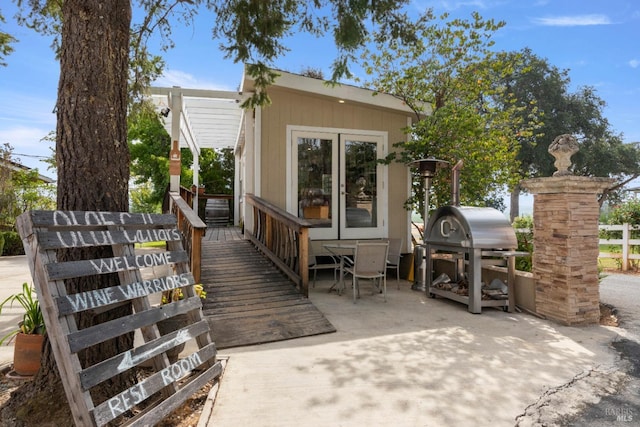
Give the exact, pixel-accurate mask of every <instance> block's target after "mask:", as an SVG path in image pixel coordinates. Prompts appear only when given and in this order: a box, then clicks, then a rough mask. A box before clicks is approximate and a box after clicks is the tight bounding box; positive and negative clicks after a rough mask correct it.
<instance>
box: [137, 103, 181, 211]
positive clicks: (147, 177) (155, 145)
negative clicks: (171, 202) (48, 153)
mask: <svg viewBox="0 0 640 427" xmlns="http://www.w3.org/2000/svg"><path fill="white" fill-rule="evenodd" d="M138 107H139V108H137V109H135V110H134V111H133V112H132V113H130V114H129V120H128V121H129V126H128V140H129V152H130V154H131V175H132V178H133V183H134V185H135V186H137V187H142V188H144V190H143V191H142V192H138V193H137V194H135V195H134V194H133V191H132V194H131V197H132V204H134V205H136V206H138V207H140V208H142V206H148V207H151V206H156V205H161V204H162V200H163V198H164V194H165V192H166V191H167V188H168V187H169V151H170V150H171V138H170V136H169V134H168V133H167V131H166V130H165V129H164V126H163V125H162V122H161V121H160V120H161V119H160V117H159V116H158V113H156V112H155V111H154V110H153V107H151V106H150V105H140V106H138ZM180 156H181V158H182V159H181V167H182V169H181V172H180V179H181V184H182V185H184V186H186V187H190V186H191V182H192V180H193V172H192V171H191V168H190V166H191V164H192V163H193V155H192V154H191V152H190V151H189V150H188V149H182V150H181V151H180ZM149 185H150V187H148V186H149ZM133 198H136V200H133ZM146 212H149V211H146Z"/></svg>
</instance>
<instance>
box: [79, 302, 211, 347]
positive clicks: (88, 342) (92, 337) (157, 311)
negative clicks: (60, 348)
mask: <svg viewBox="0 0 640 427" xmlns="http://www.w3.org/2000/svg"><path fill="white" fill-rule="evenodd" d="M201 306H202V303H201V302H200V298H198V297H192V298H186V299H184V300H181V301H177V302H174V303H171V304H165V305H161V306H160V307H154V308H151V309H150V310H147V311H143V312H141V313H134V314H130V315H128V316H126V317H121V318H119V319H114V320H109V321H107V322H104V323H100V324H99V325H95V326H91V327H88V328H85V329H81V330H79V331H76V332H72V333H70V334H69V335H68V336H67V339H68V341H69V347H70V348H71V352H72V353H77V352H79V351H80V350H83V349H85V348H87V347H91V346H93V345H96V344H98V343H101V342H104V341H106V340H109V339H111V338H115V337H118V336H120V335H123V334H126V333H128V332H133V331H135V330H136V329H140V328H142V327H144V326H149V325H153V324H155V323H158V322H159V321H160V320H162V319H168V318H170V317H173V316H177V315H178V314H183V313H186V312H188V311H191V310H196V309H199V308H200V307H201Z"/></svg>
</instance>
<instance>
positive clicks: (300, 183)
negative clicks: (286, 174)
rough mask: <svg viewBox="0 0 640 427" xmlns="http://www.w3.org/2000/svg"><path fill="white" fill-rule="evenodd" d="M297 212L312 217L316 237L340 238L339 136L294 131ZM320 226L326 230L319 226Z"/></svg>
mask: <svg viewBox="0 0 640 427" xmlns="http://www.w3.org/2000/svg"><path fill="white" fill-rule="evenodd" d="M293 136H294V138H293V141H294V150H293V151H294V152H295V153H296V154H295V156H294V159H295V163H296V165H295V169H294V175H297V176H296V177H295V178H294V181H293V182H294V183H296V182H297V184H294V185H295V191H296V194H295V197H294V200H293V201H294V206H297V215H298V217H300V218H304V219H306V220H308V221H310V222H311V223H312V224H313V225H314V228H313V229H311V230H310V237H311V238H312V239H315V238H320V237H321V236H323V237H324V238H329V239H337V221H334V218H336V217H337V205H338V197H337V179H334V178H333V177H334V176H335V174H336V173H337V162H336V159H337V136H335V135H332V134H322V133H310V132H305V133H304V134H302V133H298V132H294V135H293ZM318 228H320V229H322V230H318Z"/></svg>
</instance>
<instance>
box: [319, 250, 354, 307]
mask: <svg viewBox="0 0 640 427" xmlns="http://www.w3.org/2000/svg"><path fill="white" fill-rule="evenodd" d="M322 247H324V248H325V249H326V250H328V251H329V252H331V254H332V255H333V256H335V257H337V258H338V259H339V260H340V278H339V279H338V281H337V282H336V283H334V284H333V285H331V287H330V288H329V292H331V291H333V290H336V292H337V293H338V295H341V294H342V291H344V265H345V262H349V263H350V262H352V261H351V258H349V257H352V256H353V253H354V251H355V250H356V245H355V243H325V244H324V245H322Z"/></svg>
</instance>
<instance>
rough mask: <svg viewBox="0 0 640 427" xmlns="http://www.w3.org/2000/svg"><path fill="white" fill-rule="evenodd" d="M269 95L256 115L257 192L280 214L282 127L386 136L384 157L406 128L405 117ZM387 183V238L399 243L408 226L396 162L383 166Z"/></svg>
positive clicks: (403, 174) (402, 170) (403, 175)
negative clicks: (258, 118)
mask: <svg viewBox="0 0 640 427" xmlns="http://www.w3.org/2000/svg"><path fill="white" fill-rule="evenodd" d="M269 95H270V97H271V100H272V104H271V105H270V106H268V107H265V108H264V109H263V110H262V124H263V128H262V134H261V144H262V149H261V152H262V160H261V170H262V174H261V177H260V183H261V189H260V190H261V195H262V197H263V198H264V199H266V200H269V201H270V202H271V203H273V204H275V205H276V206H278V207H280V208H282V209H285V208H286V194H285V191H284V189H285V188H286V167H287V165H286V157H287V151H286V150H287V147H286V141H287V135H286V129H287V126H288V125H294V126H313V127H323V128H340V129H345V130H355V131H357V130H370V131H384V132H388V150H389V152H391V151H393V150H395V147H393V144H394V143H396V142H399V141H404V140H405V139H406V136H405V134H404V133H403V132H402V129H403V128H404V127H406V125H407V117H408V113H399V112H392V111H389V110H383V109H381V108H373V107H370V106H365V105H362V104H356V103H349V102H346V103H344V104H340V103H338V102H337V101H336V100H335V99H331V98H326V97H321V96H315V95H310V94H303V93H300V92H296V91H293V90H286V89H282V88H277V87H273V88H271V89H270V90H269ZM388 180H389V182H388V185H389V190H388V201H389V219H390V223H389V237H402V238H405V236H406V235H407V233H408V225H407V224H406V223H407V221H406V218H407V212H406V211H405V210H404V208H403V204H404V202H405V200H406V199H407V198H408V197H409V195H408V192H407V167H406V166H404V165H402V164H400V163H396V162H394V163H392V164H391V165H389V175H388ZM405 240H406V239H405ZM405 244H406V242H405Z"/></svg>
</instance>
